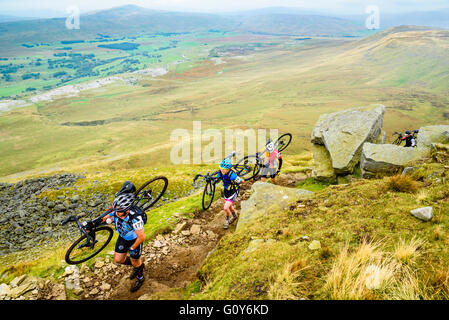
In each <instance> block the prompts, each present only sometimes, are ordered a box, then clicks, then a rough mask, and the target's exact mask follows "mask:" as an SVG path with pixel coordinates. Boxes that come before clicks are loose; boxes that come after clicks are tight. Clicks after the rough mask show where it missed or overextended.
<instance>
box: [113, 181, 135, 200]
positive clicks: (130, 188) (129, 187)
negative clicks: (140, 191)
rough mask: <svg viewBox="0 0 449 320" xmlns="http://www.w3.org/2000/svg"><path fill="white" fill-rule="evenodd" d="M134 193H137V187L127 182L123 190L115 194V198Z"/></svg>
mask: <svg viewBox="0 0 449 320" xmlns="http://www.w3.org/2000/svg"><path fill="white" fill-rule="evenodd" d="M134 192H136V186H135V185H134V184H133V183H132V182H131V181H125V183H123V185H122V188H121V189H120V191H119V192H117V193H116V194H115V196H116V197H118V196H119V195H121V194H124V193H134Z"/></svg>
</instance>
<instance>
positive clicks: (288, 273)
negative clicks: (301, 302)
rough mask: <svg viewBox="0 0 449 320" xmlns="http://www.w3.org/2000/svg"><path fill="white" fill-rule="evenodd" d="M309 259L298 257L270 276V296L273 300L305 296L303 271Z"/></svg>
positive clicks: (294, 298) (295, 298)
mask: <svg viewBox="0 0 449 320" xmlns="http://www.w3.org/2000/svg"><path fill="white" fill-rule="evenodd" d="M306 268H308V266H307V261H306V260H304V259H298V260H296V261H294V262H292V263H289V264H287V265H286V266H285V267H284V268H283V269H282V270H281V271H280V272H275V273H273V274H272V275H271V277H270V280H269V281H270V283H269V288H268V297H269V298H270V299H272V300H298V299H300V298H303V295H304V286H305V282H307V281H306V280H305V279H304V275H303V272H302V271H304V270H305V269H306Z"/></svg>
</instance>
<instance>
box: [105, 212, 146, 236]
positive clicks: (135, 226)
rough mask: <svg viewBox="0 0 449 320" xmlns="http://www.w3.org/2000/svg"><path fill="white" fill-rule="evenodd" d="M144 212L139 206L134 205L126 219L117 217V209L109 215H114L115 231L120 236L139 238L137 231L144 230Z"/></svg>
mask: <svg viewBox="0 0 449 320" xmlns="http://www.w3.org/2000/svg"><path fill="white" fill-rule="evenodd" d="M143 214H145V213H143ZM143 214H142V211H141V210H139V209H138V208H136V207H132V208H131V209H130V210H129V214H128V215H127V216H126V217H125V218H124V219H121V218H119V217H117V215H116V214H115V211H113V212H111V213H110V214H109V216H110V217H114V224H115V231H117V233H118V234H119V235H120V237H122V238H123V239H124V240H135V239H137V233H136V231H138V230H143V225H144V224H145V220H144V217H143Z"/></svg>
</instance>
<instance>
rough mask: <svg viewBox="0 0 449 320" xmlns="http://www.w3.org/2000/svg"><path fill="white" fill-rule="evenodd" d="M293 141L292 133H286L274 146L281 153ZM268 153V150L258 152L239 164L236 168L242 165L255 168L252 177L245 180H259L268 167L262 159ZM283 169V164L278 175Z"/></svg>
mask: <svg viewBox="0 0 449 320" xmlns="http://www.w3.org/2000/svg"><path fill="white" fill-rule="evenodd" d="M291 140H292V135H291V134H290V133H285V134H283V135H282V136H280V137H279V139H277V140H276V142H275V143H274V146H275V148H276V149H277V150H278V151H279V152H281V151H283V150H285V148H287V147H288V145H289V144H290V142H291ZM266 151H267V149H266V148H265V149H264V150H263V151H262V152H257V153H256V154H255V155H249V156H246V157H244V158H243V159H241V160H239V161H238V162H237V164H236V166H241V165H243V166H246V167H250V166H251V165H253V166H254V167H253V168H252V170H251V171H252V175H251V176H250V177H245V180H251V179H253V180H257V176H258V175H259V173H260V170H261V169H262V168H264V167H266V165H265V164H264V162H265V160H264V158H263V157H262V156H263V154H264V153H265V152H266ZM281 167H282V164H280V165H279V167H278V170H277V172H276V174H278V173H279V172H280V171H281Z"/></svg>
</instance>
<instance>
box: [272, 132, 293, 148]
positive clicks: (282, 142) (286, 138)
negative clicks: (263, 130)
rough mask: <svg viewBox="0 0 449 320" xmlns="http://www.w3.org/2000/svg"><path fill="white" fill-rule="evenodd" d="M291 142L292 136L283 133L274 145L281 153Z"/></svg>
mask: <svg viewBox="0 0 449 320" xmlns="http://www.w3.org/2000/svg"><path fill="white" fill-rule="evenodd" d="M291 141H292V135H291V134H290V133H285V134H283V135H282V136H280V137H279V139H277V140H276V142H275V143H274V145H275V146H277V149H278V151H279V152H281V151H283V150H284V149H285V148H287V147H288V145H289V144H290V142H291Z"/></svg>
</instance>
